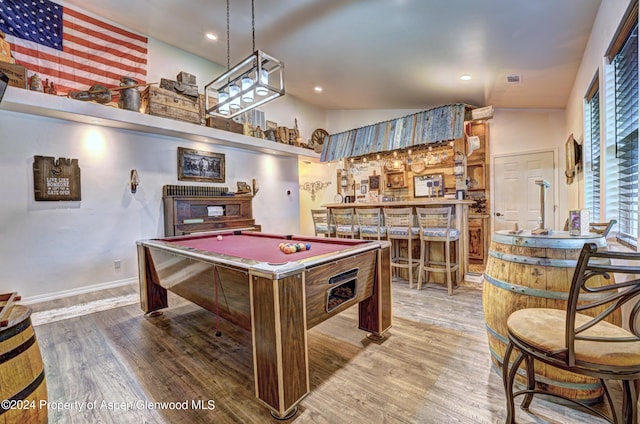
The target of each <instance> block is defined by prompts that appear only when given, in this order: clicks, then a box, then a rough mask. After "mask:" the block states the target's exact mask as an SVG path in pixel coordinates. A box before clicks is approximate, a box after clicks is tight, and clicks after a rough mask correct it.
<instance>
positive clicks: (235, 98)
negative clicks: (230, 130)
mask: <svg viewBox="0 0 640 424" xmlns="http://www.w3.org/2000/svg"><path fill="white" fill-rule="evenodd" d="M239 94H240V87H238V86H237V85H235V84H231V85H230V86H229V97H230V98H231V104H230V105H229V106H230V107H231V110H238V109H240V96H239Z"/></svg>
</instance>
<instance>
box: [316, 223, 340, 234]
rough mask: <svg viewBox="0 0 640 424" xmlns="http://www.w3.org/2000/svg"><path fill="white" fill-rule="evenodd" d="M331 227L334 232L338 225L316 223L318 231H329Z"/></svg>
mask: <svg viewBox="0 0 640 424" xmlns="http://www.w3.org/2000/svg"><path fill="white" fill-rule="evenodd" d="M329 228H331V232H334V231H335V230H336V226H335V225H331V226H329V225H328V224H316V230H317V231H318V232H325V233H326V232H328V231H329Z"/></svg>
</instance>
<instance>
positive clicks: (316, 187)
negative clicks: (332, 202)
mask: <svg viewBox="0 0 640 424" xmlns="http://www.w3.org/2000/svg"><path fill="white" fill-rule="evenodd" d="M329 184H331V181H329V182H326V183H323V182H322V181H315V182H309V181H307V182H306V183H304V184H303V185H301V186H300V190H304V191H308V192H310V193H311V201H312V202H315V200H316V192H317V191H320V190H322V189H323V188H325V187H327V186H328V185H329Z"/></svg>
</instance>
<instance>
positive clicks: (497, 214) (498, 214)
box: [496, 212, 504, 216]
mask: <svg viewBox="0 0 640 424" xmlns="http://www.w3.org/2000/svg"><path fill="white" fill-rule="evenodd" d="M496 216H504V215H503V214H501V213H500V212H496Z"/></svg>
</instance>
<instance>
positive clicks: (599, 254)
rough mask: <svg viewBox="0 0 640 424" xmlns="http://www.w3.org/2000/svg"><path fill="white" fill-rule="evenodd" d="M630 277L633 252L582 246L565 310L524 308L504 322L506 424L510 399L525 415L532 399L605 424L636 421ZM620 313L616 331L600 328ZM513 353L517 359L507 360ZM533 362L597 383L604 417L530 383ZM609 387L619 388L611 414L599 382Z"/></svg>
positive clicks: (638, 307)
mask: <svg viewBox="0 0 640 424" xmlns="http://www.w3.org/2000/svg"><path fill="white" fill-rule="evenodd" d="M625 274H626V275H625ZM638 276H640V253H635V252H634V253H631V252H609V251H606V250H598V248H597V246H596V244H594V243H587V244H585V245H584V247H583V248H582V251H581V252H580V256H579V258H578V261H577V265H576V268H575V271H574V273H573V278H572V281H571V287H570V289H569V292H568V300H567V308H566V310H560V309H549V308H526V309H520V310H518V311H515V312H513V313H512V314H511V315H510V316H509V318H508V319H507V330H508V344H507V348H506V352H505V355H504V359H503V364H502V378H503V384H504V388H505V393H506V400H507V418H506V423H508V424H511V423H515V407H514V398H515V397H517V396H524V399H523V400H522V404H521V408H522V409H524V410H525V411H527V410H528V409H529V406H530V404H531V401H532V400H533V396H534V395H536V394H543V395H546V396H553V397H556V398H560V399H562V400H564V401H565V403H566V402H568V403H570V404H575V405H577V406H580V407H581V408H584V409H586V410H588V411H589V412H590V413H592V414H595V415H597V416H599V417H601V418H603V419H605V420H607V421H608V422H610V423H636V422H637V415H638V407H637V403H638V387H640V322H637V319H638V318H640V300H639V298H638V297H637V296H638V295H639V294H640V279H638V278H637V277H638ZM603 284H604V285H603ZM623 306H624V307H625V310H627V309H628V313H629V319H628V321H627V323H626V326H624V328H623V327H622V326H618V325H616V324H615V323H612V322H609V321H607V320H610V321H613V322H615V321H616V319H611V318H614V317H615V316H616V315H618V316H620V315H619V314H620V312H621V310H620V309H621V308H622V307H623ZM622 316H624V314H622ZM618 321H619V319H618ZM514 352H516V353H517V355H516V357H515V359H514V360H513V361H511V355H512V353H514ZM523 362H524V364H525V375H526V380H525V382H526V387H525V388H524V389H520V390H516V388H515V387H514V381H515V379H516V376H517V375H518V374H519V367H520V365H521V364H522V363H523ZM536 362H538V363H542V364H546V365H545V366H552V367H555V368H558V369H560V370H564V371H567V372H571V373H575V374H580V375H584V376H589V377H593V378H596V379H600V381H601V382H602V384H603V388H604V394H605V399H606V400H607V404H608V406H609V412H610V415H606V414H605V413H603V412H601V411H598V410H597V409H595V408H593V407H592V406H590V405H586V404H584V403H580V402H578V401H577V400H575V399H572V398H570V397H568V396H564V395H562V394H559V393H557V392H551V391H549V390H548V388H547V387H546V385H545V384H544V382H540V381H536V378H535V377H536V374H535V366H536ZM542 364H539V365H542ZM612 380H617V381H619V382H620V383H621V387H622V408H621V409H617V408H615V407H614V403H613V401H612V397H611V396H610V394H609V390H608V387H607V383H609V382H611V381H612ZM618 410H619V411H620V415H618V412H617V411H618Z"/></svg>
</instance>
